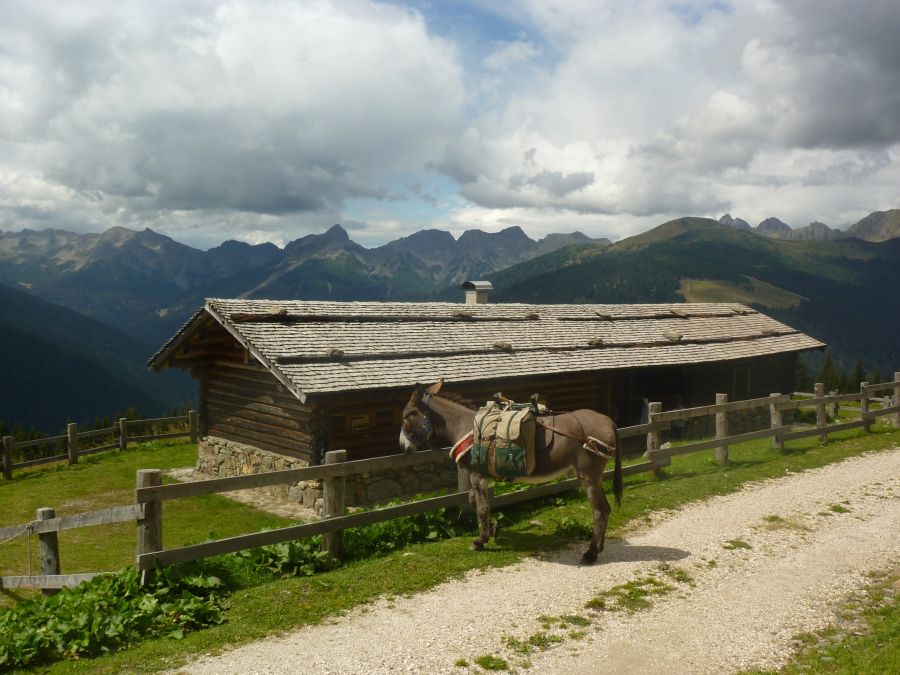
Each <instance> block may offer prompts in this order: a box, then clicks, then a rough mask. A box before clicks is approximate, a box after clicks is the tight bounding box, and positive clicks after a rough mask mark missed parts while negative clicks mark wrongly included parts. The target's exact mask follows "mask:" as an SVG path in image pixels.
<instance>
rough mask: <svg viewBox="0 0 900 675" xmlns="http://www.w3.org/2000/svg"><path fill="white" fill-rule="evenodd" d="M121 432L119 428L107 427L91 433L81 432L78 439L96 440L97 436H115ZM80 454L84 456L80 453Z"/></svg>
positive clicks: (91, 430) (90, 431)
mask: <svg viewBox="0 0 900 675" xmlns="http://www.w3.org/2000/svg"><path fill="white" fill-rule="evenodd" d="M118 430H119V428H118V427H107V428H106V429H90V430H89V431H79V432H78V438H79V439H81V440H83V439H85V438H96V437H97V436H113V435H114V434H115V433H116V432H117V431H118ZM79 454H83V453H81V452H79Z"/></svg>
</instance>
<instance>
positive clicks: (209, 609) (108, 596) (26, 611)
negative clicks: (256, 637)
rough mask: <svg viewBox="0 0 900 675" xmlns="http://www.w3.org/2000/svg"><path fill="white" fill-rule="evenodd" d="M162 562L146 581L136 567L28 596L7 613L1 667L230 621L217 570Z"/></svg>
mask: <svg viewBox="0 0 900 675" xmlns="http://www.w3.org/2000/svg"><path fill="white" fill-rule="evenodd" d="M192 569H194V570H195V569H196V568H184V569H179V568H171V569H165V570H159V571H158V572H157V574H156V577H155V580H154V581H153V582H152V583H150V584H148V585H147V586H144V587H142V586H141V585H140V583H139V580H138V572H137V570H135V569H134V568H133V567H129V568H126V569H123V570H121V571H120V572H118V573H116V574H113V575H104V576H101V577H97V578H95V579H92V580H91V581H89V582H86V583H83V584H80V585H79V586H76V587H74V588H66V589H63V590H62V591H60V592H59V593H58V594H56V595H54V596H51V597H43V596H41V597H37V598H35V599H33V600H28V601H26V602H23V603H21V604H19V605H18V606H16V607H14V608H13V609H10V610H7V611H6V612H4V613H2V614H0V670H7V669H11V668H17V667H23V666H30V665H34V664H38V663H42V662H46V661H53V660H58V659H62V658H69V659H76V658H80V657H83V656H95V655H98V654H102V653H106V652H109V651H115V650H117V649H120V648H122V647H126V646H128V645H129V644H132V643H135V642H138V641H140V640H142V639H144V638H147V637H169V638H174V639H181V638H183V637H184V635H185V632H187V631H190V630H194V629H197V628H202V627H204V626H211V625H215V624H220V623H222V622H223V621H224V612H223V604H224V603H223V599H222V595H221V594H220V593H219V588H220V586H221V582H220V581H219V579H218V578H217V577H213V576H204V575H203V574H197V573H196V572H195V571H191V570H192Z"/></svg>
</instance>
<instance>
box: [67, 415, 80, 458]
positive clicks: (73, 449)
mask: <svg viewBox="0 0 900 675" xmlns="http://www.w3.org/2000/svg"><path fill="white" fill-rule="evenodd" d="M66 434H67V435H68V436H69V464H78V425H77V424H76V423H75V422H69V424H68V426H67V427H66Z"/></svg>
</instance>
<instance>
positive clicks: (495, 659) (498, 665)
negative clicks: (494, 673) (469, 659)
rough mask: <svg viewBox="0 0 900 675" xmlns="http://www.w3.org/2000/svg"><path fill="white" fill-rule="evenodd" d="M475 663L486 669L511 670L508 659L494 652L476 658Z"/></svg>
mask: <svg viewBox="0 0 900 675" xmlns="http://www.w3.org/2000/svg"><path fill="white" fill-rule="evenodd" d="M475 664H476V665H477V666H480V667H481V668H484V669H485V670H509V664H508V663H507V662H506V659H502V658H500V657H499V656H494V655H493V654H485V655H484V656H479V657H478V658H477V659H475Z"/></svg>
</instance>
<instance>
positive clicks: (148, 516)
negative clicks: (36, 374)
mask: <svg viewBox="0 0 900 675" xmlns="http://www.w3.org/2000/svg"><path fill="white" fill-rule="evenodd" d="M887 389H891V390H892V391H893V397H884V398H881V399H878V402H879V403H880V405H881V406H882V407H881V408H880V409H873V408H871V407H870V404H871V403H872V402H873V398H872V397H870V396H869V393H870V392H872V391H883V390H887ZM850 400H853V401H856V400H859V403H860V406H859V410H860V414H861V419H859V420H852V421H849V422H837V423H829V422H828V415H826V406H837V405H839V404H840V403H842V402H846V401H850ZM801 407H812V408H815V409H816V424H815V426H810V427H807V428H795V427H794V426H793V425H791V424H784V423H783V419H782V415H783V413H784V412H786V411H790V410H796V409H798V408H801ZM754 409H764V410H765V409H767V410H768V412H769V426H768V427H766V428H763V429H758V430H755V431H750V432H745V433H737V434H730V433H729V431H728V415H729V414H730V413H734V412H739V411H744V410H754ZM834 413H835V410H832V416H833V417H836V415H834ZM888 415H891V416H892V424H893V426H894V428H898V429H900V372H897V373H895V375H894V381H893V382H889V383H884V384H879V385H869V384H868V383H862V384H861V386H860V391H859V392H858V393H854V394H830V395H825V391H824V386H823V385H821V384H817V385H816V392H815V394H814V395H813V397H812V398H804V399H792V395H790V394H778V393H776V394H772V395H771V396H768V397H764V398H756V399H749V400H744V401H733V402H728V400H727V396H725V395H724V394H718V395H717V396H716V403H715V404H714V405H709V406H701V407H696V408H687V409H680V410H670V411H665V412H663V411H662V410H661V405H660V404H659V403H650V404H649V414H648V417H649V420H648V421H647V422H645V423H643V424H638V425H634V426H631V427H623V428H621V429H620V430H619V436H620V438H627V437H634V436H646V448H647V449H646V452H645V453H644V455H643V457H644V461H640V462H638V463H636V464H631V465H628V466H626V467H624V469H623V473H624V474H625V475H633V474H637V473H643V472H656V471H659V470H660V469H661V468H663V467H666V466H669V465H670V464H671V461H672V457H676V456H679V455H684V454H688V453H694V452H700V451H703V450H709V449H714V450H715V457H716V459H717V461H719V462H720V463H723V464H726V463H727V462H728V446H730V445H736V444H738V443H743V442H746V441H750V440H755V439H761V438H771V439H772V444H773V447H774V448H776V449H778V450H782V451H783V449H784V443H785V442H786V441H791V440H795V439H800V438H806V437H810V436H819V437H820V438H821V439H822V441H823V442H824V441H826V440H827V437H828V435H829V434H833V433H835V432H838V431H844V430H847V429H855V428H860V427H861V428H864V429H865V431H866V432H869V431H870V425H871V424H872V422H873V421H874V420H875V419H876V418H879V417H884V416H888ZM703 416H714V417H715V418H716V434H715V437H714V438H711V439H706V440H701V441H696V442H693V443H686V444H682V445H676V446H672V445H671V444H668V443H667V444H665V445H661V444H660V440H661V436H660V434H661V432H662V431H665V430H667V429H669V428H670V427H671V423H672V422H673V421H676V420H687V419H694V418H698V417H703ZM189 418H190V420H191V429H192V431H194V429H195V424H196V416H195V415H194V413H193V412H192V413H191V414H190V415H189ZM164 419H165V418H164ZM157 421H159V420H157ZM122 426H126V427H127V425H122V424H121V423H120V428H121V427H122ZM194 433H196V432H195V431H194ZM95 435H100V434H95ZM64 438H69V439H71V438H72V435H71V434H69V435H68V436H67V437H64ZM132 438H133V437H132ZM138 438H140V437H138ZM79 452H80V453H85V452H89V450H82V451H79ZM66 456H68V455H66ZM66 456H61V455H60V456H56V457H55V459H60V458H63V457H66ZM440 461H447V462H449V461H451V460H449V458H448V457H447V453H446V450H431V451H423V452H416V453H411V454H403V455H388V456H385V457H376V458H372V459H362V460H354V461H346V451H345V450H333V451H330V452H328V453H326V458H325V463H324V464H321V465H318V466H311V467H305V468H301V469H288V470H283V471H272V472H267V473H259V474H251V475H247V476H236V477H231V478H214V479H210V480H205V481H199V482H192V483H176V484H171V485H162V472H161V471H160V470H158V469H142V470H140V471H138V475H137V482H136V486H135V502H134V504H133V505H129V506H121V507H113V508H111V509H103V510H101V511H94V512H88V513H82V514H77V515H74V516H65V517H62V518H55V517H54V514H53V510H52V509H46V508H45V509H38V519H37V520H36V521H34V522H32V523H29V524H24V525H17V526H12V527H5V528H2V529H0V539H3V538H8V537H11V536H16V535H17V534H21V533H22V532H20V530H21V528H23V527H24V528H26V529H27V528H30V532H33V533H35V534H38V536H39V538H42V560H43V559H44V555H43V550H44V548H43V546H44V543H45V542H44V539H43V538H51V537H52V538H54V545H55V537H56V533H57V532H58V531H60V530H63V529H69V528H74V527H85V526H88V525H98V524H104V523H112V522H124V521H134V522H135V524H136V526H137V535H138V536H137V547H136V552H135V563H136V565H137V567H138V569H139V570H141V571H142V572H143V573H145V574H148V573H152V570H153V569H155V568H156V567H158V566H162V565H171V564H176V563H182V562H188V561H192V560H199V559H201V558H206V557H210V556H215V555H221V554H223V553H230V552H235V551H240V550H245V549H248V548H256V547H259V546H265V545H269V544H276V543H280V542H284V541H290V540H293V539H299V538H303V537H311V536H314V535H323V536H322V541H323V548H324V549H325V550H326V551H328V553H329V554H331V555H334V556H335V557H338V558H339V557H340V555H341V552H342V550H343V546H342V531H343V530H345V529H348V528H352V527H362V526H364V525H370V524H373V523H378V522H382V521H386V520H392V519H395V518H400V517H403V516H409V515H414V514H418V513H423V512H426V511H431V510H435V509H439V508H445V507H448V506H462V505H465V504H466V503H467V502H468V491H467V490H465V489H460V490H459V491H458V492H455V493H452V494H448V495H444V496H440V497H432V498H430V499H424V500H420V501H415V502H408V503H405V504H400V505H396V506H388V507H382V508H379V509H374V510H371V511H364V512H359V513H351V514H348V513H347V512H346V508H345V504H344V482H345V479H346V477H348V476H353V475H358V474H363V473H369V472H372V471H378V470H384V469H408V468H411V467H414V466H417V465H421V464H431V463H435V462H440ZM17 466H20V465H17ZM610 473H611V471H607V472H606V474H605V475H604V478H609V477H610ZM461 474H462V470H461ZM303 480H305V481H309V480H321V481H323V482H324V507H323V514H324V516H325V517H324V518H323V519H322V520H319V521H315V522H311V523H305V524H301V525H291V526H288V527H283V528H279V529H276V530H268V531H264V532H253V533H249V534H241V535H237V536H233V537H228V538H225V539H219V540H215V541H208V542H204V543H200V544H194V545H191V546H182V547H179V548H174V549H168V550H164V548H163V544H162V529H163V509H162V504H163V502H164V501H168V500H172V499H183V498H187V497H195V496H200V495H205V494H215V493H221V492H229V491H232V490H244V489H250V488H258V487H266V486H273V485H284V484H291V483H296V482H299V481H303ZM579 484H580V483H579V481H578V480H577V479H576V478H569V479H567V480H563V481H560V482H557V483H551V484H545V485H539V486H536V487H530V488H527V489H523V490H518V491H514V492H509V493H507V494H503V495H499V496H497V497H492V499H491V502H492V505H493V506H494V507H496V508H502V507H505V506H509V505H511V504H516V503H520V502H524V501H529V500H533V499H538V498H541V497H545V496H548V495H552V494H558V493H561V492H565V491H568V490H571V489H573V488H575V487H577V486H578V485H579ZM458 485H459V486H466V485H468V480H467V476H465V475H460V479H459V481H458ZM48 541H49V540H48ZM48 546H49V544H48ZM48 550H50V549H49V548H48ZM48 557H49V558H50V559H54V556H53V555H50V556H48ZM55 560H56V568H55V570H54V568H53V567H52V566H51V567H48V568H47V569H43V568H42V574H41V575H40V576H28V577H3V578H2V579H0V585H3V586H5V587H7V588H9V587H12V586H10V584H18V585H27V584H31V585H34V584H37V583H38V582H40V584H43V588H44V589H46V590H45V591H44V592H45V593H52V592H53V590H52V589H54V588H57V587H58V586H56V585H55V584H60V583H62V584H69V583H74V582H75V581H77V578H78V577H80V576H84V577H85V578H88V577H90V576H92V575H93V573H91V574H88V575H68V576H65V575H59V569H58V551H57V553H56V555H55ZM60 579H63V581H60ZM65 579H68V581H65ZM29 580H30V581H29ZM35 580H38V581H35Z"/></svg>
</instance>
